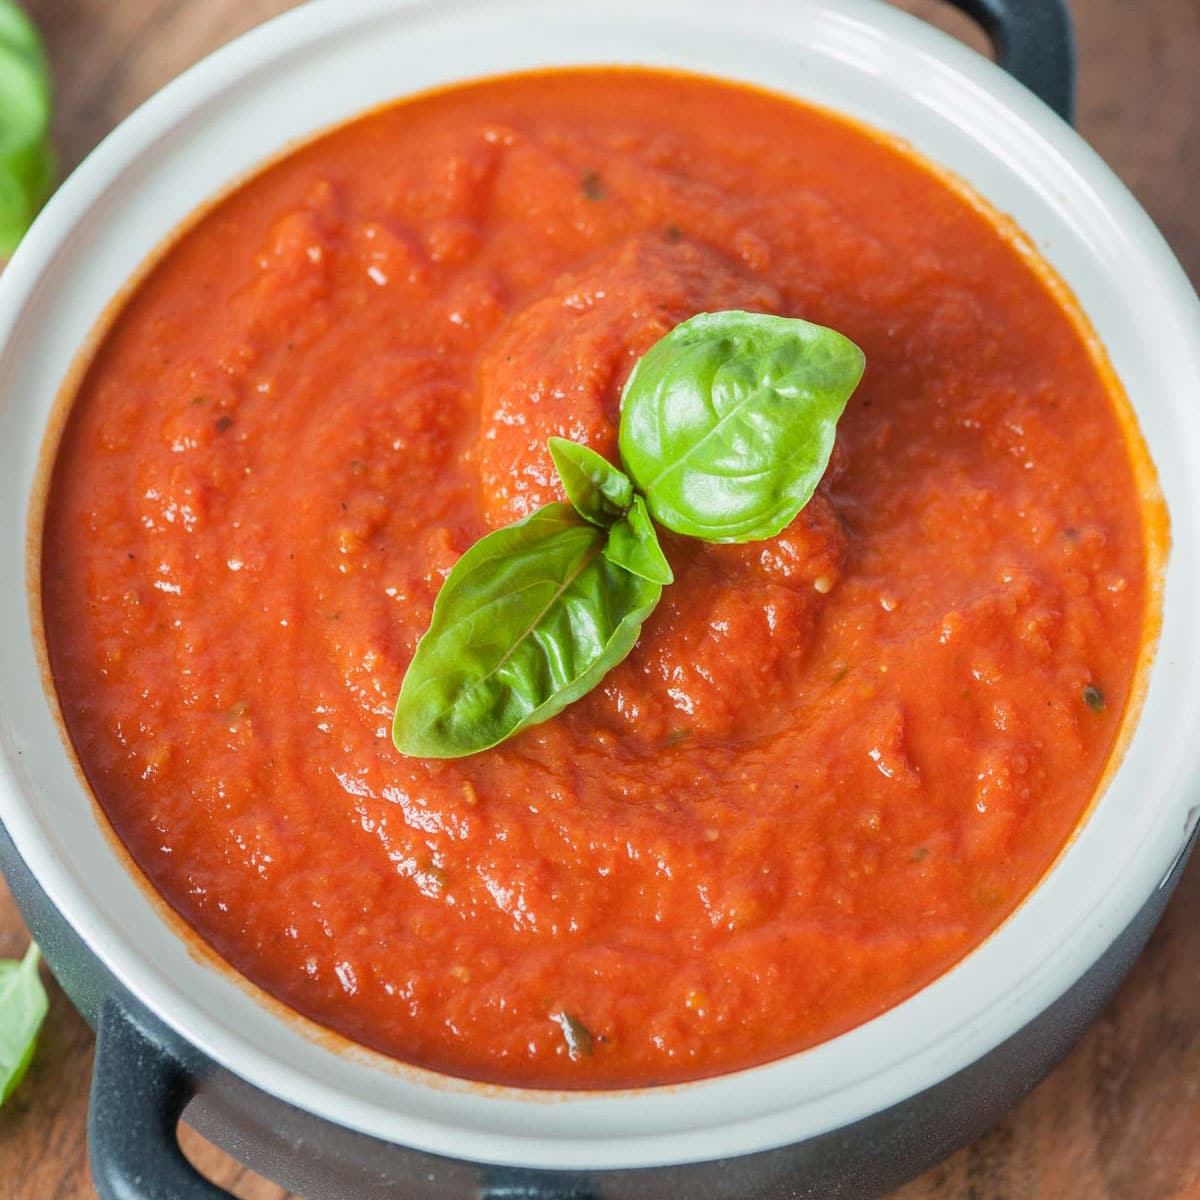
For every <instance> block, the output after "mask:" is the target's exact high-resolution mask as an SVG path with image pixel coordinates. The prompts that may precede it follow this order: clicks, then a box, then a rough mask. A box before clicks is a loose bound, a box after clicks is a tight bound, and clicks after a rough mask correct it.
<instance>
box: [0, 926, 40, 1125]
mask: <svg viewBox="0 0 1200 1200" xmlns="http://www.w3.org/2000/svg"><path fill="white" fill-rule="evenodd" d="M40 960H41V955H40V954H39V952H38V948H37V944H36V943H35V942H30V943H29V949H28V950H26V951H25V957H24V958H23V959H21V961H20V962H11V961H6V962H0V1104H3V1103H4V1101H5V1100H7V1099H8V1098H9V1096H11V1095H12V1093H13V1091H14V1089H15V1088H16V1086H17V1084H19V1083H20V1082H21V1080H22V1079H23V1078H24V1076H25V1072H26V1070H28V1068H29V1063H30V1061H31V1060H32V1058H33V1051H34V1047H35V1046H36V1045H37V1035H38V1031H39V1030H40V1029H41V1027H42V1022H43V1021H44V1020H45V1018H46V1010H47V1009H48V1008H49V1007H50V1004H49V1001H48V1000H47V998H46V989H45V988H44V987H43V986H42V980H41V976H39V975H38V963H39V961H40Z"/></svg>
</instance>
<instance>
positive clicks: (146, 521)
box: [42, 70, 1148, 1087]
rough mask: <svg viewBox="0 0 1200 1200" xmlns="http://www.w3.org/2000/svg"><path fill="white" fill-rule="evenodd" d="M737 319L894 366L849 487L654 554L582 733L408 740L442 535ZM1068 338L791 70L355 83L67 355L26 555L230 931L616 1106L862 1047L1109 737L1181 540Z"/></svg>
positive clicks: (141, 778) (980, 932)
mask: <svg viewBox="0 0 1200 1200" xmlns="http://www.w3.org/2000/svg"><path fill="white" fill-rule="evenodd" d="M722 308H742V309H751V310H759V311H768V312H777V313H783V314H787V315H793V316H802V317H805V318H807V319H808V320H811V321H816V322H819V323H821V324H825V325H830V326H833V327H834V328H836V329H838V330H840V331H842V332H843V333H845V334H846V335H847V336H849V337H850V338H852V339H853V340H854V341H855V342H857V343H858V344H859V345H860V346H861V347H862V348H863V350H864V351H865V352H866V356H867V363H868V367H867V374H866V377H865V379H864V382H863V383H862V385H861V387H860V388H859V390H858V392H857V393H856V394H855V396H854V397H853V399H852V401H851V404H850V407H849V409H848V411H847V413H846V415H845V417H844V419H843V421H842V423H841V426H840V434H839V441H838V448H837V452H836V454H835V457H834V461H833V463H832V465H831V467H830V470H829V472H828V473H827V476H826V478H825V480H824V482H823V484H822V486H821V488H820V490H819V492H818V494H817V496H816V497H815V498H814V499H813V501H812V502H811V503H810V504H809V506H808V507H807V508H806V509H805V510H804V511H803V512H802V513H801V514H800V516H799V517H798V518H797V520H796V521H795V523H794V524H793V525H792V526H791V527H790V528H789V529H787V530H785V531H784V533H782V534H781V535H780V536H779V537H777V538H775V539H773V540H772V541H768V542H763V543H754V544H749V545H743V546H728V547H716V546H707V545H703V544H699V543H696V542H690V541H686V540H682V539H679V540H676V539H665V544H666V549H667V553H668V556H669V557H670V559H671V561H672V564H673V566H674V570H675V575H676V583H675V584H674V586H672V587H670V588H668V589H666V591H665V593H664V598H663V601H662V603H661V605H660V607H659V609H658V610H657V611H656V612H655V614H654V615H653V616H652V617H651V619H650V620H649V621H648V622H647V624H646V626H645V629H644V631H643V634H642V638H641V641H640V642H639V643H638V645H637V647H636V648H635V650H634V652H633V653H632V655H631V656H630V657H629V658H628V660H627V661H625V662H624V663H623V664H622V665H621V666H620V667H618V668H617V669H615V670H614V671H613V672H612V673H611V674H610V675H609V676H608V677H607V678H606V679H605V680H604V682H603V684H602V685H601V686H600V687H599V688H597V689H596V691H595V692H593V693H592V694H591V695H590V696H588V697H586V698H585V699H584V700H582V701H581V702H579V703H577V704H575V705H574V706H572V707H571V708H569V709H568V710H567V711H566V712H564V713H563V714H562V715H560V716H558V717H556V718H555V719H554V720H552V721H550V722H549V723H547V724H545V725H541V726H539V727H537V728H534V729H531V730H529V731H527V732H525V733H523V734H521V735H520V736H518V737H516V738H513V739H512V740H511V741H509V742H507V743H505V744H503V745H501V746H500V747H498V748H496V749H494V750H491V751H488V752H486V753H483V754H479V755H477V756H474V757H471V758H466V759H462V760H458V761H442V762H435V761H425V760H420V759H406V758H403V757H401V756H400V755H399V754H398V753H397V752H396V751H395V750H394V749H393V747H392V745H391V741H390V736H389V735H390V719H391V713H392V708H393V705H394V703H395V699H396V695H397V692H398V691H399V688H400V682H401V679H402V678H403V675H404V671H405V668H406V666H407V664H408V662H409V659H410V658H411V656H412V653H413V648H414V646H415V644H416V641H417V639H418V637H419V636H420V635H421V633H422V632H423V631H424V629H425V627H426V625H427V623H428V620H429V616H430V610H431V607H432V605H433V600H434V597H435V595H436V593H437V591H438V588H439V586H440V585H441V582H442V580H443V578H444V577H445V574H446V572H447V571H448V570H449V568H450V567H451V565H452V564H453V563H454V561H455V560H456V558H457V557H458V556H459V555H460V554H461V553H462V552H463V551H464V550H465V549H466V548H467V547H468V546H470V545H471V544H472V542H474V541H475V540H476V539H477V538H478V537H480V536H481V535H482V534H483V533H485V532H486V531H487V530H488V529H490V528H493V527H495V526H498V525H502V524H505V523H507V522H509V521H511V520H513V519H514V518H516V517H518V516H520V515H523V514H524V513H526V512H528V511H530V509H531V508H533V507H536V506H537V505H539V504H541V503H544V502H546V501H548V500H550V499H553V498H557V497H558V492H557V485H556V484H555V483H554V482H553V478H554V476H553V472H552V469H551V465H550V460H549V456H548V453H547V451H546V447H545V441H546V438H547V437H548V436H549V435H551V434H561V435H564V436H567V437H570V438H574V439H577V440H580V441H584V442H587V443H589V444H591V445H593V446H595V447H597V448H598V449H600V450H601V451H603V452H605V453H608V454H610V455H611V454H613V453H614V448H615V429H616V421H617V405H618V397H619V393H620V389H621V386H622V384H623V382H624V380H625V378H626V376H627V374H628V372H629V370H630V368H631V366H632V364H633V363H634V361H635V360H636V358H637V357H638V356H639V355H640V354H641V353H643V352H644V351H645V350H646V349H647V348H648V347H649V346H650V345H652V344H653V343H654V341H656V340H657V339H658V338H659V337H660V336H661V335H662V334H664V333H666V332H667V331H668V330H669V329H670V328H671V327H672V326H673V325H675V324H676V323H677V322H679V321H681V320H683V319H685V318H687V317H689V316H691V315H693V314H694V313H697V312H700V311H704V310H716V309H722ZM1083 330H1084V326H1083V323H1082V321H1081V320H1079V319H1078V318H1077V317H1076V316H1075V315H1073V313H1072V311H1071V310H1070V308H1069V301H1068V300H1066V299H1064V298H1063V296H1062V293H1061V289H1059V290H1056V288H1055V286H1054V285H1053V283H1052V281H1051V280H1050V278H1049V275H1048V273H1047V271H1046V270H1045V268H1044V267H1042V266H1041V264H1040V263H1039V262H1038V261H1037V260H1036V258H1035V256H1034V255H1033V254H1032V252H1031V251H1030V250H1029V249H1028V248H1027V247H1026V246H1025V245H1024V244H1023V243H1022V242H1021V241H1020V239H1019V237H1018V236H1017V235H1015V234H1014V233H1013V232H1012V231H1011V230H1010V229H1008V228H1007V227H1005V226H1004V225H1003V223H1002V222H1000V221H999V220H998V219H997V218H995V217H994V215H992V214H990V213H989V212H987V211H986V210H985V209H984V208H983V207H982V206H981V205H979V204H977V203H976V202H974V201H972V199H971V198H970V197H969V196H967V195H966V194H965V192H964V190H963V189H962V188H960V187H958V186H957V185H954V184H953V183H951V182H950V181H948V180H946V179H944V178H942V177H940V176H938V175H937V174H936V173H935V172H934V171H932V170H931V169H930V168H928V167H927V166H926V165H924V164H922V163H921V162H919V161H917V160H916V159H915V158H914V157H913V156H911V155H910V154H909V153H907V152H906V151H905V150H904V149H903V148H901V147H899V146H897V145H896V144H894V143H892V142H890V141H888V140H886V139H883V138H881V137H877V136H875V135H873V134H872V133H871V132H870V131H868V130H865V129H862V128H859V127H856V126H853V125H851V124H849V123H847V122H845V121H843V120H841V119H839V118H837V117H835V116H832V115H830V114H828V113H825V112H820V111H815V110H813V109H810V108H807V107H804V106H802V105H800V104H796V103H792V102H789V101H786V100H784V99H781V98H777V97H773V96H770V95H767V94H764V93H760V92H756V91H753V90H750V89H747V88H742V87H737V86H732V85H726V84H722V83H718V82H714V81H709V80H704V79H700V78H694V77H688V76H681V75H670V74H664V73H656V72H651V71H624V70H622V71H616V70H598V71H596V70H592V71H583V70H579V71H564V72H554V73H543V74H530V75H524V76H515V77H510V78H502V79H494V80H489V81H486V82H482V83H478V84H472V85H469V86H464V87H458V88H454V89H450V90H446V91H442V92H437V93H434V94H429V95H425V96H421V97H419V98H417V99H413V100H408V101H405V102H404V103H401V104H398V105H396V106H394V107H390V108H386V109H383V110H381V111H377V112H374V113H372V114H370V115H368V116H366V117H364V118H362V119H360V120H358V121H355V122H354V123H352V124H349V125H347V126H345V127H343V128H340V129H337V130H336V131H334V132H332V133H330V134H328V135H327V136H324V137H321V138H320V139H318V140H317V141H315V142H313V143H311V144H309V145H307V146H305V147H303V148H302V149H300V150H298V151H296V152H295V153H293V154H291V155H290V156H288V157H287V158H285V159H283V160H282V161H280V162H278V163H276V164H275V165H273V166H271V167H269V168H268V169H266V170H265V171H263V172H262V173H261V174H260V175H258V176H257V177H256V178H254V179H253V180H251V181H250V182H249V183H247V184H245V185H244V186H242V187H240V188H239V189H238V190H236V191H235V192H234V193H233V194H232V195H230V196H229V197H228V198H227V199H225V200H223V201H222V202H221V203H219V204H218V205H217V206H216V207H215V208H213V209H212V210H211V211H209V212H208V213H207V214H206V215H204V216H203V218H202V219H200V220H199V221H198V222H196V223H195V224H194V225H193V226H192V227H191V228H189V229H188V230H187V231H186V232H184V233H183V234H182V235H181V236H180V237H179V238H178V239H177V241H176V242H175V243H174V244H173V245H172V246H171V247H170V249H168V250H167V251H166V253H165V254H164V255H163V257H162V258H161V260H160V261H159V262H158V263H157V265H155V266H154V267H153V269H152V270H151V271H150V272H149V274H148V275H147V277H146V278H145V280H144V281H143V282H142V283H141V284H140V285H139V286H138V287H137V289H136V290H135V292H134V293H133V295H132V297H131V298H130V299H129V301H128V303H127V304H125V306H124V307H123V309H122V310H121V312H120V313H119V315H118V316H117V317H116V318H115V321H114V323H113V325H112V327H111V329H110V330H109V331H108V333H107V334H106V336H105V338H104V339H103V341H102V343H101V344H100V347H99V349H98V351H97V352H96V354H95V357H94V360H93V361H92V363H91V365H90V367H89V369H88V371H87V373H86V375H85V377H84V378H83V381H82V384H81V386H80V387H79V390H78V394H77V396H76V398H75V400H74V407H73V409H72V410H71V413H70V417H69V420H68V422H67V424H66V428H65V432H64V434H63V437H62V441H61V445H60V447H59V450H58V457H57V461H56V465H55V468H54V472H53V477H52V481H51V488H50V494H49V502H48V508H47V511H46V516H45V527H44V549H43V561H42V588H43V606H44V616H45V627H46V637H47V642H48V646H49V655H50V662H51V665H52V670H53V676H54V683H55V686H56V687H57V690H58V695H59V699H60V703H61V707H62V711H63V715H64V717H65V720H66V725H67V729H68V730H69V733H70V737H71V740H72V742H73V744H74V747H75V750H76V751H77V753H78V757H79V760H80V762H81V763H82V766H83V769H84V771H85V772H86V775H87V778H88V780H89V782H90V784H91V786H92V788H93V789H94V792H95V795H96V797H97V799H98V800H99V803H100V804H101V806H102V807H103V809H104V811H105V812H106V813H107V815H108V818H109V819H110V821H111V822H112V825H113V828H114V829H115V830H116V832H117V834H118V835H119V837H120V839H121V840H122V842H123V843H124V844H125V846H126V847H127V848H128V850H129V852H130V854H131V855H132V856H133V858H134V859H135V860H136V862H137V864H138V865H139V867H140V868H141V869H142V871H144V872H145V875H146V877H147V878H148V879H149V881H150V882H151V883H152V884H153V886H154V888H155V889H156V890H157V891H158V892H159V893H160V894H161V895H162V896H163V897H165V898H166V900H167V901H168V902H169V903H170V904H171V905H172V906H173V907H174V909H175V910H176V911H177V912H178V913H179V914H180V915H181V916H182V917H183V918H184V919H185V920H186V921H187V922H188V923H189V924H190V925H191V926H192V927H193V928H194V929H195V930H196V931H197V933H198V934H199V935H200V936H201V937H202V938H203V939H204V940H205V941H206V942H207V943H208V944H209V945H211V946H212V947H213V948H214V949H215V950H216V951H217V952H218V953H219V954H220V955H222V956H223V957H224V958H225V959H227V960H228V961H229V962H230V963H231V964H233V966H235V967H236V968H237V969H238V970H239V971H241V972H243V973H244V974H245V975H246V976H247V977H248V978H249V979H251V980H252V981H253V982H254V983H256V984H258V985H260V986H261V987H262V988H264V989H266V990H267V991H268V992H269V993H271V994H272V995H274V996H276V997H278V998H279V999H281V1000H283V1001H285V1002H286V1003H287V1004H288V1005H290V1006H291V1007H292V1008H294V1009H295V1010H297V1011H298V1012H300V1013H303V1014H304V1015H306V1016H308V1017H310V1018H312V1019H314V1020H316V1021H318V1022H320V1023H321V1024H323V1025H325V1026H327V1027H329V1028H331V1029H333V1030H336V1031H339V1032H341V1033H343V1034H345V1035H346V1036H348V1037H350V1038H352V1039H355V1040H356V1041H358V1042H362V1043H365V1044H366V1045H368V1046H371V1047H375V1048H377V1049H379V1050H381V1051H384V1052H385V1053H387V1054H390V1055H394V1056H396V1057H398V1058H400V1059H403V1060H406V1061H407V1062H410V1063H415V1064H420V1065H424V1066H427V1067H432V1068H435V1069H437V1070H440V1071H445V1072H450V1073H453V1074H457V1075H462V1076H467V1077H471V1078H475V1079H480V1080H488V1081H494V1082H500V1083H505V1084H517V1085H531V1086H554V1087H608V1086H623V1085H643V1084H650V1083H657V1082H666V1081H678V1080H684V1079H689V1078H694V1077H697V1076H703V1075H707V1074H712V1073H717V1072H723V1071H731V1070H734V1069H737V1068H741V1067H746V1066H749V1065H752V1064H755V1063H760V1062H762V1061H764V1060H767V1059H771V1058H775V1057H777V1056H780V1055H784V1054H788V1053H791V1052H793V1051H796V1050H799V1049H801V1048H803V1047H806V1046H810V1045H812V1044H813V1043H815V1042H819V1041H821V1040H822V1039H825V1038H829V1037H831V1036H833V1035H835V1034H837V1033H840V1032H842V1031H844V1030H847V1029H849V1028H850V1027H852V1026H854V1025H856V1024H858V1023H860V1022H863V1021H865V1020H867V1019H869V1018H870V1017H872V1016H874V1015H876V1014H877V1013H880V1012H882V1011H883V1010H885V1009H887V1008H888V1007H889V1006H892V1005H894V1004H896V1003H897V1002H898V1001H900V1000H901V999H903V998H904V997H906V996H908V995H910V994H911V993H912V992H913V991H914V990H915V989H917V988H919V987H921V986H922V985H923V984H925V983H927V982H928V981H930V980H932V979H934V978H935V977H936V976H937V975H939V974H940V973H942V972H944V971H945V970H946V969H947V968H948V967H950V966H951V965H952V964H953V963H954V962H956V961H957V960H958V959H960V958H961V957H962V956H963V955H964V954H965V953H967V951H969V950H970V949H971V948H972V947H973V946H976V945H978V944H979V942H980V941H981V940H982V939H983V938H985V937H986V936H987V935H988V933H989V932H991V931H992V930H994V929H995V928H996V927H997V926H998V925H999V924H1000V923H1001V922H1002V921H1003V920H1004V918H1005V917H1006V916H1007V915H1008V914H1009V913H1010V912H1011V911H1012V910H1013V908H1014V906H1015V905H1017V904H1018V903H1019V902H1020V901H1021V899H1022V897H1024V896H1025V895H1026V894H1027V893H1028V892H1029V890H1030V889H1031V888H1032V887H1033V886H1034V884H1035V883H1036V882H1037V880H1038V878H1039V877H1040V876H1041V875H1042V874H1043V872H1045V870H1046V869H1047V867H1048V866H1049V865H1050V863H1051V862H1052V861H1053V859H1054V858H1055V856H1056V854H1057V853H1058V851H1059V849H1060V848H1061V847H1062V845H1063V843H1064V841H1065V839H1066V838H1067V837H1068V836H1069V835H1070V833H1071V831H1072V829H1073V828H1074V826H1075V825H1076V823H1077V822H1078V821H1079V819H1080V817H1081V814H1082V813H1083V812H1084V810H1085V808H1086V806H1087V805H1088V802H1089V800H1090V798H1091V796H1092V794H1093V791H1094V789H1095V788H1096V786H1097V783H1098V780H1099V778H1100V776H1101V773H1102V770H1103V768H1104V765H1105V762H1106V759H1107V757H1108V755H1109V753H1110V750H1111V748H1112V747H1113V745H1114V739H1115V736H1116V734H1117V730H1118V726H1119V723H1120V720H1121V715H1122V711H1123V708H1124V706H1125V703H1126V700H1127V698H1128V696H1129V694H1130V689H1131V686H1132V683H1133V678H1134V672H1135V666H1136V664H1137V661H1138V656H1139V650H1140V647H1141V644H1142V640H1143V634H1144V628H1145V625H1146V620H1147V617H1146V610H1147V604H1148V584H1147V570H1148V568H1147V548H1146V547H1147V534H1146V530H1145V529H1144V525H1143V514H1142V510H1141V507H1140V503H1139V497H1138V493H1137V488H1136V484H1135V477H1134V470H1133V466H1132V462H1131V451H1130V448H1129V444H1128V439H1127V436H1126V432H1125V429H1124V427H1123V424H1122V420H1121V418H1120V416H1119V414H1118V409H1117V407H1116V402H1115V399H1114V395H1113V392H1112V388H1113V386H1115V385H1112V384H1110V382H1109V376H1107V375H1106V373H1105V368H1104V366H1103V364H1102V362H1100V360H1099V358H1098V354H1097V353H1096V352H1094V351H1093V350H1092V349H1091V348H1090V346H1089V342H1088V339H1087V335H1086V333H1085V332H1083Z"/></svg>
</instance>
